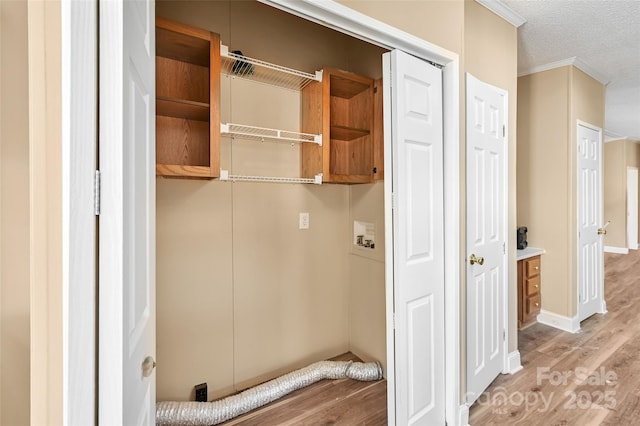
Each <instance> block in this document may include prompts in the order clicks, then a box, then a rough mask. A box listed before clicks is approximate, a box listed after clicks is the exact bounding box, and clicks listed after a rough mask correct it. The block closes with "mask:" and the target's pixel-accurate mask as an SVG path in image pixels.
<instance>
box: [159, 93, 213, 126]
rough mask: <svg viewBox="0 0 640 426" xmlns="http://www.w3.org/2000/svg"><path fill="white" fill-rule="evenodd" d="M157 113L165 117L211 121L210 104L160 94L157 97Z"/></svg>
mask: <svg viewBox="0 0 640 426" xmlns="http://www.w3.org/2000/svg"><path fill="white" fill-rule="evenodd" d="M156 114H157V115H162V116H165V117H176V118H186V119H189V120H196V121H209V104H208V103H204V102H195V101H187V100H184V99H175V98H167V97H160V96H159V97H157V98H156Z"/></svg>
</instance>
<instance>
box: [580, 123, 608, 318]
mask: <svg viewBox="0 0 640 426" xmlns="http://www.w3.org/2000/svg"><path fill="white" fill-rule="evenodd" d="M577 133H578V149H577V151H578V197H577V204H578V320H579V321H582V320H584V319H585V318H588V317H590V316H591V315H593V314H595V313H597V312H602V306H603V304H604V298H603V290H604V275H603V262H604V257H603V245H602V235H601V234H600V233H601V232H602V231H601V230H600V229H601V228H600V227H601V226H602V138H601V135H602V132H601V130H600V129H595V128H591V127H588V126H586V125H582V124H578V132H577Z"/></svg>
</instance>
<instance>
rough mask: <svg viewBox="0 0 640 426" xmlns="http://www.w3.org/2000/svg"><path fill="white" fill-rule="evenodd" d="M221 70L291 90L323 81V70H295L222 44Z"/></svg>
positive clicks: (234, 75) (231, 75) (227, 73)
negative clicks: (313, 71) (241, 53)
mask: <svg viewBox="0 0 640 426" xmlns="http://www.w3.org/2000/svg"><path fill="white" fill-rule="evenodd" d="M220 62H221V64H220V67H221V72H222V73H223V74H226V75H228V76H230V77H239V78H244V79H247V80H254V81H258V82H260V83H266V84H270V85H273V86H278V87H283V88H285V89H290V90H302V89H304V87H305V86H307V85H308V84H309V83H311V82H312V81H322V70H320V71H316V72H315V74H311V73H307V72H304V71H298V70H294V69H292V68H287V67H283V66H281V65H276V64H272V63H269V62H265V61H261V60H260V59H255V58H249V57H247V56H243V55H239V54H237V53H233V52H229V47H227V46H225V45H224V44H221V45H220Z"/></svg>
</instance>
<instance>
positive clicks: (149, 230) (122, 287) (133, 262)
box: [98, 0, 155, 426]
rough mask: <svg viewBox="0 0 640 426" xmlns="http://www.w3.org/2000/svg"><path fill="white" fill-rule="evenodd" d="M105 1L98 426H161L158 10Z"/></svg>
mask: <svg viewBox="0 0 640 426" xmlns="http://www.w3.org/2000/svg"><path fill="white" fill-rule="evenodd" d="M154 7H155V6H154V3H153V1H142V0H124V1H122V0H109V1H103V2H100V59H99V60H100V170H101V176H102V206H101V214H100V225H99V226H100V230H99V235H100V276H99V287H100V288H99V305H100V309H99V310H100V314H99V354H100V355H99V403H98V405H99V424H104V425H107V424H108V425H115V424H122V425H149V426H150V425H154V424H155V373H154V367H155V361H154V357H155V9H154Z"/></svg>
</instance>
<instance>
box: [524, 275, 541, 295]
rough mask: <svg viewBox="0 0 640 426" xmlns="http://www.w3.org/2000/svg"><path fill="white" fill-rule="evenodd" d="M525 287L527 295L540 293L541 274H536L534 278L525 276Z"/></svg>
mask: <svg viewBox="0 0 640 426" xmlns="http://www.w3.org/2000/svg"><path fill="white" fill-rule="evenodd" d="M524 281H525V284H524V287H525V289H526V293H525V294H526V296H527V297H528V296H533V295H534V294H538V293H540V275H536V276H535V277H533V278H525V280H524Z"/></svg>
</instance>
